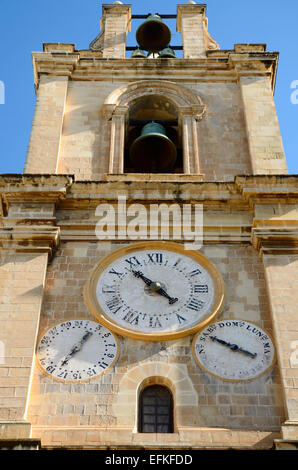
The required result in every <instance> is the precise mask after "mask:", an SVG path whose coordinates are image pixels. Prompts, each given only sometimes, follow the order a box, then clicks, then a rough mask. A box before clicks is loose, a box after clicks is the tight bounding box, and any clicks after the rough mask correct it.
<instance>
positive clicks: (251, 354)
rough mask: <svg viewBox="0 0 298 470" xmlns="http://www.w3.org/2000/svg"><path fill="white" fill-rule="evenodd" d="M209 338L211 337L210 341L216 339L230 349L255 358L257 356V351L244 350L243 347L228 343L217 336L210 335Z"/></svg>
mask: <svg viewBox="0 0 298 470" xmlns="http://www.w3.org/2000/svg"><path fill="white" fill-rule="evenodd" d="M210 339H212V341H217V342H218V343H220V344H223V345H224V346H227V347H228V348H230V349H231V350H232V351H238V352H242V353H243V354H246V355H248V356H250V357H252V358H255V357H256V356H257V353H252V352H250V351H246V350H245V349H242V348H241V347H239V346H238V345H237V344H231V343H228V342H227V341H225V340H223V339H220V338H217V337H216V336H210Z"/></svg>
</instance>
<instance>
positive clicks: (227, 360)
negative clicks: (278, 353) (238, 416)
mask: <svg viewBox="0 0 298 470" xmlns="http://www.w3.org/2000/svg"><path fill="white" fill-rule="evenodd" d="M193 355H194V359H195V360H196V362H197V363H198V364H199V365H200V367H202V368H203V369H204V370H206V371H207V372H209V373H210V374H212V375H214V376H216V377H219V378H221V379H223V380H228V381H236V382H237V381H243V380H252V379H255V378H256V377H258V376H260V375H262V374H264V373H265V372H267V371H268V370H269V369H270V368H271V367H272V366H273V365H274V362H275V350H274V344H273V341H272V339H271V337H270V336H269V334H268V333H266V332H265V331H264V330H263V329H262V328H261V327H260V326H258V325H255V324H253V323H251V322H247V321H244V320H237V319H232V320H221V321H218V322H216V323H212V324H211V325H208V326H207V327H205V329H203V330H202V331H200V332H199V333H198V334H197V335H196V336H195V338H194V340H193Z"/></svg>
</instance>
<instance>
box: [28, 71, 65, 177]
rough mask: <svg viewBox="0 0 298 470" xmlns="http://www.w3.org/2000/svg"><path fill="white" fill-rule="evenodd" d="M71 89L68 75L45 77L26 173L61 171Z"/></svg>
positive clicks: (35, 112)
mask: <svg viewBox="0 0 298 470" xmlns="http://www.w3.org/2000/svg"><path fill="white" fill-rule="evenodd" d="M67 89H68V77H67V76H51V75H50V76H48V75H42V76H41V78H40V82H39V87H38V90H37V98H36V105H35V111H34V116H33V122H32V129H31V135H30V140H29V146H28V153H27V158H26V163H25V168H24V173H57V168H58V160H59V149H60V142H61V135H62V125H63V118H64V112H65V104H66V97H67Z"/></svg>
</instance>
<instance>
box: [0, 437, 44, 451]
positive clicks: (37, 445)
mask: <svg viewBox="0 0 298 470" xmlns="http://www.w3.org/2000/svg"><path fill="white" fill-rule="evenodd" d="M40 449H41V441H40V439H32V438H27V439H21V438H20V439H0V450H40Z"/></svg>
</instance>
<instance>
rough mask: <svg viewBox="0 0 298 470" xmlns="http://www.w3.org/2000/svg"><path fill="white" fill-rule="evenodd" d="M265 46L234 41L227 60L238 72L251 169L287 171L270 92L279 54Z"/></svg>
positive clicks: (260, 171) (273, 82) (255, 172)
mask: <svg viewBox="0 0 298 470" xmlns="http://www.w3.org/2000/svg"><path fill="white" fill-rule="evenodd" d="M265 48H266V46H265V45H260V44H255V45H253V44H251V45H246V47H245V45H241V44H236V45H235V48H234V51H235V53H233V54H231V55H230V59H229V61H230V63H231V65H233V67H234V68H235V71H236V73H237V75H238V80H239V87H240V93H241V97H242V103H243V112H244V119H245V124H246V135H247V141H248V147H249V152H250V159H251V167H252V173H253V174H254V175H265V174H267V175H268V174H269V175H270V174H273V175H274V174H287V173H288V170H287V164H286V158H285V154H284V148H283V143H282V138H281V133H280V128H279V123H278V119H277V114H276V108H275V103H274V96H273V95H274V86H275V77H276V68H277V62H278V54H277V53H274V52H273V53H267V52H265ZM262 49H263V51H262Z"/></svg>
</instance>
